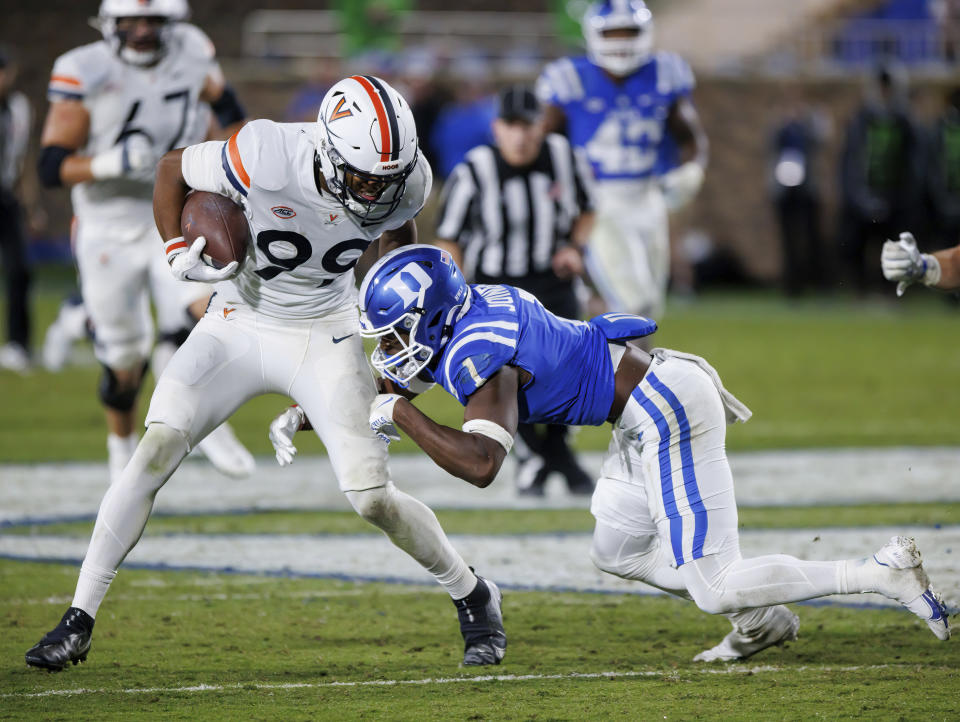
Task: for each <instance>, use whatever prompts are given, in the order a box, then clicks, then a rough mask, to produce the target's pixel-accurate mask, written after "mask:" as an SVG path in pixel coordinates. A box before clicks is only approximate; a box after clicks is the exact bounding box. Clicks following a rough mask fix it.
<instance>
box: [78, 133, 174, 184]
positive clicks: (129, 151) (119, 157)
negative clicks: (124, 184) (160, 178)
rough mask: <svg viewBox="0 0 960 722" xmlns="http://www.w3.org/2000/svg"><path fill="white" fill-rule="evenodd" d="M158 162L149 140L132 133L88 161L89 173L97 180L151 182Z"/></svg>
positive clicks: (139, 134)
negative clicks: (129, 179) (124, 179)
mask: <svg viewBox="0 0 960 722" xmlns="http://www.w3.org/2000/svg"><path fill="white" fill-rule="evenodd" d="M158 160H159V158H158V157H157V154H156V152H154V150H153V145H152V144H151V143H150V140H149V139H148V138H147V137H146V136H145V135H143V134H142V133H133V134H131V135H128V136H127V137H126V138H124V139H123V140H122V141H120V142H119V143H117V144H116V145H115V146H113V147H112V148H108V149H107V150H105V151H103V152H102V153H97V155H95V156H93V157H92V158H91V159H90V173H91V174H92V175H93V177H94V178H95V179H97V180H105V179H108V178H137V179H139V180H152V179H153V175H154V173H155V172H156V167H157V161H158Z"/></svg>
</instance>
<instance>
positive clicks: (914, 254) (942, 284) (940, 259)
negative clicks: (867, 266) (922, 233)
mask: <svg viewBox="0 0 960 722" xmlns="http://www.w3.org/2000/svg"><path fill="white" fill-rule="evenodd" d="M880 267H881V269H882V270H883V277H884V278H886V279H887V280H888V281H894V282H895V283H896V284H897V295H898V296H902V295H903V292H904V291H906V290H907V287H908V286H910V284H911V283H922V284H923V285H924V286H929V287H930V288H939V289H940V290H942V291H956V290H960V246H953V247H952V248H945V249H943V250H941V251H935V252H934V253H921V252H920V249H919V248H917V241H916V239H915V238H914V237H913V234H912V233H909V232H904V233H901V234H900V237H899V239H897V240H896V241H889V240H888V241H886V242H885V243H884V244H883V250H882V251H881V253H880Z"/></svg>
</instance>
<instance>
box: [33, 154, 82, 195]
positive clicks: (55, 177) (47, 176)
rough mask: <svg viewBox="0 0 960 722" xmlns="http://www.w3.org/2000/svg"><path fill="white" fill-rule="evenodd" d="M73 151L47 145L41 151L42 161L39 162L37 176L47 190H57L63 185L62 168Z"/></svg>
mask: <svg viewBox="0 0 960 722" xmlns="http://www.w3.org/2000/svg"><path fill="white" fill-rule="evenodd" d="M70 155H73V151H72V150H70V149H69V148H64V147H62V146H59V145H47V146H44V147H43V148H42V149H41V150H40V159H39V160H38V161H37V175H39V176H40V183H42V184H43V186H44V187H45V188H56V187H58V186H62V185H63V180H61V178H60V166H62V165H63V161H64V160H66V158H67V156H70Z"/></svg>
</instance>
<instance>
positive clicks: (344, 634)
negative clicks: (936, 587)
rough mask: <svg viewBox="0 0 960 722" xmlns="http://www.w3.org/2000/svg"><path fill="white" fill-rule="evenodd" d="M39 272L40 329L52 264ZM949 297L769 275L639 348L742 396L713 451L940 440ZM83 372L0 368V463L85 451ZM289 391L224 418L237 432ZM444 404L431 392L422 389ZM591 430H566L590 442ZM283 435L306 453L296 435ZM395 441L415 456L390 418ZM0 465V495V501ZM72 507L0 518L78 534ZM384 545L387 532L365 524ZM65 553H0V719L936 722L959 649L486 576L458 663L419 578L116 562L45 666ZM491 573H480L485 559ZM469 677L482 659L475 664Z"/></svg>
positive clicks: (840, 514)
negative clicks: (773, 639) (397, 581)
mask: <svg viewBox="0 0 960 722" xmlns="http://www.w3.org/2000/svg"><path fill="white" fill-rule="evenodd" d="M68 280H69V278H68V274H65V273H63V272H56V273H45V274H43V275H41V278H40V282H39V284H38V294H37V327H38V336H37V338H38V341H39V340H41V339H42V330H43V328H44V327H45V325H46V323H48V322H49V320H51V319H52V317H53V315H54V314H55V312H56V307H57V304H58V303H59V300H60V296H61V294H62V292H63V291H64V289H65V287H66V285H67V283H68ZM956 324H957V318H956V310H955V309H954V308H952V307H950V306H948V304H947V303H945V302H944V300H943V299H942V298H941V297H937V296H935V295H934V294H932V293H929V292H926V293H925V292H923V291H915V290H911V292H910V293H908V294H907V297H906V298H905V299H902V300H901V301H900V302H893V301H891V302H880V301H873V302H870V303H856V302H853V301H850V300H844V299H837V300H830V301H809V302H804V303H801V304H798V305H790V304H787V303H786V302H784V301H782V300H781V299H779V298H777V297H775V296H773V295H770V294H767V293H754V294H735V295H709V296H705V297H703V298H701V299H699V300H698V301H697V302H696V303H695V304H690V305H681V304H678V303H674V304H673V305H672V306H671V311H670V313H669V315H668V316H667V317H666V318H665V319H664V320H663V322H662V324H661V331H660V332H658V334H657V336H656V337H655V341H656V343H657V344H658V345H663V346H667V347H672V348H679V349H682V350H686V351H691V352H694V353H698V354H701V355H703V356H705V357H707V358H708V359H709V360H710V361H711V363H713V364H714V366H716V368H717V369H718V370H719V371H720V373H721V375H722V377H723V379H724V382H725V384H726V385H727V387H728V388H729V389H731V390H732V391H733V392H734V393H736V394H737V395H738V396H739V397H740V398H741V399H743V400H744V401H745V402H746V403H747V404H748V405H749V406H750V407H751V408H752V409H753V411H754V414H755V416H754V418H753V419H752V420H751V421H750V422H749V423H748V424H746V425H743V426H739V425H738V426H737V427H735V428H733V429H731V432H730V434H729V436H728V444H729V446H730V448H731V449H734V450H747V449H778V448H804V447H809V448H816V447H831V446H864V447H880V446H889V445H956V443H957V437H958V426H957V422H956V415H955V410H956V409H957V408H960V388H958V385H957V384H956V383H955V379H956V378H957V377H958V371H960V347H958V345H957V343H956ZM96 379H97V370H96V368H94V367H80V368H71V369H68V370H66V371H65V372H63V373H61V374H57V375H51V374H48V373H46V372H44V371H35V372H33V373H32V374H30V375H28V376H24V377H20V376H16V375H13V374H9V373H5V372H0V398H2V401H0V462H44V461H54V460H74V459H75V460H100V459H103V457H104V456H105V451H104V429H103V422H102V418H101V413H100V410H99V407H98V405H97V403H96V401H95V394H94V390H95V386H96ZM286 403H287V401H286V400H285V399H282V398H280V397H269V398H262V399H257V400H254V401H253V402H251V403H250V404H248V405H247V406H246V407H244V408H243V409H241V410H240V411H239V412H238V413H237V415H236V416H235V417H234V418H233V420H232V423H233V424H234V426H235V428H236V430H237V432H238V435H239V436H240V438H241V439H242V440H243V441H244V442H245V443H247V444H248V445H249V447H250V448H251V449H252V450H253V451H254V453H256V454H268V453H270V448H269V442H268V441H267V437H266V427H267V424H268V422H269V420H270V419H271V418H272V416H273V415H274V414H275V413H276V412H277V411H278V410H280V409H282V408H283V406H284V405H285V404H286ZM420 403H422V404H423V405H424V407H425V408H427V409H428V410H429V412H430V413H431V414H435V415H437V416H438V417H440V418H441V419H445V420H447V421H448V422H449V423H454V422H455V421H457V419H458V418H459V409H458V407H457V406H456V404H454V403H451V401H450V400H449V399H447V398H446V397H445V396H444V395H443V394H442V393H441V392H431V394H429V395H428V396H427V397H426V398H424V399H423V400H422V402H420ZM608 433H609V432H608V430H607V429H585V430H583V431H582V432H581V433H579V434H578V435H577V444H578V445H579V446H580V447H581V448H583V449H602V448H605V447H606V443H607V434H608ZM299 445H300V448H301V453H303V454H307V453H316V452H319V451H320V450H321V447H320V445H319V442H317V441H316V440H315V439H313V438H312V437H305V438H303V439H301V440H300V442H299ZM397 452H398V453H405V452H412V453H416V452H415V449H413V448H412V446H411V445H410V443H409V442H408V441H404V442H402V443H401V444H400V445H399V446H398V448H397ZM2 474H3V471H2V467H0V504H2V498H3V497H2ZM438 516H439V517H440V520H441V522H442V523H443V525H444V527H445V528H446V529H447V531H448V532H450V533H461V534H480V533H483V534H498V535H508V534H520V533H536V532H544V533H546V532H571V533H583V532H587V531H589V530H590V529H591V528H592V520H591V517H590V516H589V514H588V513H587V512H586V511H585V510H578V509H564V510H526V511H521V510H504V511H491V510H460V511H453V510H440V511H439V512H438ZM958 519H960V503H951V504H900V505H869V506H867V505H863V506H851V507H817V508H784V507H777V508H775V509H772V508H752V509H743V510H742V513H741V524H742V525H743V526H745V527H750V528H770V529H790V528H812V527H823V526H874V525H907V524H919V525H930V526H933V525H955V524H957V523H958ZM91 526H92V525H91V522H89V521H79V522H71V523H58V524H53V525H44V526H14V527H8V528H3V529H0V533H2V534H18V535H30V534H61V535H70V536H74V537H76V538H77V539H85V538H86V537H87V536H88V535H89V533H90V529H91ZM371 531H372V529H371V527H369V526H368V525H366V524H365V523H364V522H362V521H361V520H360V519H358V518H357V517H356V516H355V515H352V514H349V513H340V512H279V511H277V512H264V513H254V514H243V515H216V514H205V515H197V516H159V517H156V518H154V519H152V520H151V522H150V524H149V525H148V527H147V532H146V533H147V535H160V534H171V533H178V532H185V533H192V534H254V533H258V534H369V533H371ZM383 543H384V545H387V544H388V542H387V541H386V540H384V542H383ZM76 574H77V569H76V567H75V566H73V565H67V564H43V563H35V562H23V561H15V560H9V559H5V560H4V559H0V626H2V629H3V630H4V633H3V634H2V635H0V660H2V661H0V719H17V720H19V719H45V720H46V719H49V720H59V719H63V720H67V719H69V720H76V719H91V720H101V719H119V718H124V719H191V720H194V719H201V720H228V719H229V720H233V719H283V720H301V719H302V720H312V719H324V720H333V719H336V720H353V719H378V720H379V719H388V720H394V719H397V720H401V719H402V720H426V719H438V720H447V719H471V720H501V719H509V720H582V719H596V720H608V719H630V720H633V719H643V720H646V719H657V720H662V719H814V718H816V719H821V718H822V719H851V718H869V719H903V720H912V719H920V718H922V719H927V720H939V719H944V720H946V719H955V718H956V715H957V713H956V709H957V706H958V703H957V699H958V696H957V695H958V690H960V647H958V646H957V643H956V640H954V641H952V642H949V643H947V644H944V643H941V642H938V641H937V640H936V639H934V638H933V636H932V635H931V634H929V632H928V631H927V630H926V628H925V627H922V626H921V623H920V622H918V621H916V620H915V619H914V618H913V617H911V616H909V615H907V614H905V613H903V612H901V611H900V610H894V609H850V608H843V607H836V606H816V605H800V606H797V607H796V609H797V611H798V613H799V614H800V615H801V618H802V626H801V637H800V639H799V640H798V641H797V642H795V643H792V644H790V645H788V646H787V647H786V648H777V649H772V650H769V651H766V652H764V653H763V654H761V655H758V656H757V657H756V658H754V659H751V660H750V662H749V663H748V664H746V665H735V666H703V665H699V664H695V663H693V662H692V661H691V659H692V657H693V655H694V654H696V653H697V652H699V651H701V650H702V649H704V648H706V647H708V646H712V645H713V644H715V643H717V642H718V641H719V639H720V638H721V637H722V636H723V635H724V634H725V633H726V632H727V630H728V629H729V625H728V623H727V622H726V620H725V619H722V618H718V617H710V616H708V615H705V614H703V613H701V612H699V611H698V610H696V608H695V607H694V606H693V605H691V604H689V603H685V602H682V601H678V600H673V599H668V598H665V597H647V596H635V595H622V594H587V593H548V592H541V591H516V590H508V591H507V593H506V596H505V601H504V613H505V621H506V624H507V627H508V634H509V648H508V652H507V657H506V659H505V660H504V664H503V665H501V666H500V667H496V668H492V669H479V670H470V669H462V668H459V667H458V663H459V660H460V654H461V648H462V643H461V641H460V638H459V634H458V631H457V626H456V621H455V620H456V615H455V612H454V609H453V607H452V605H451V604H450V602H449V601H448V600H447V598H446V597H445V595H444V594H443V593H442V591H440V590H439V588H434V587H420V586H408V585H389V584H379V583H370V584H363V583H355V582H347V581H338V580H330V579H313V578H292V577H285V576H280V577H275V576H266V575H264V576H250V575H232V574H224V573H212V572H194V571H165V570H145V569H124V570H123V571H122V572H121V574H120V575H119V576H118V577H117V580H116V582H115V583H114V585H113V587H112V589H111V592H110V594H109V595H108V597H107V600H106V602H105V603H104V606H103V607H102V608H101V612H100V614H99V615H98V617H97V630H96V633H95V635H94V646H93V650H92V652H91V655H90V658H89V660H88V662H86V663H85V664H83V665H80V666H78V667H72V668H70V669H69V670H67V671H66V672H64V673H62V674H58V675H52V674H46V673H43V672H39V671H38V670H33V669H29V668H27V667H26V666H25V665H24V664H23V652H24V651H25V650H26V648H27V647H29V646H30V645H31V644H33V643H34V642H36V641H37V639H38V638H39V637H40V636H41V635H42V634H43V632H45V631H46V630H48V629H49V628H50V627H51V626H52V625H53V624H55V622H56V621H57V619H58V618H59V615H60V614H62V612H63V610H64V609H65V608H66V606H68V605H69V602H70V599H71V596H72V591H73V588H74V584H75V581H76ZM491 576H494V578H495V573H494V570H491ZM491 676H494V677H496V678H493V679H491Z"/></svg>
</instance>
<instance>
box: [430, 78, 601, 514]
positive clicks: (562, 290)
mask: <svg viewBox="0 0 960 722" xmlns="http://www.w3.org/2000/svg"><path fill="white" fill-rule="evenodd" d="M493 137H494V144H493V145H481V146H477V147H476V148H473V149H472V150H470V151H469V152H468V153H467V155H466V157H465V158H464V160H463V162H461V163H460V164H458V165H457V166H456V167H455V168H454V169H453V172H452V173H451V174H450V177H449V178H448V179H447V182H446V184H445V185H444V188H443V195H442V201H441V208H440V212H439V215H438V223H437V232H436V241H435V243H436V245H438V246H441V247H442V248H445V249H446V250H448V251H450V253H451V254H452V255H453V257H454V259H456V261H457V264H458V265H459V266H460V267H461V268H462V269H463V271H464V274H465V275H466V277H467V279H468V280H470V281H471V282H473V283H502V284H507V285H510V286H516V287H518V288H522V289H524V290H526V291H529V292H530V293H532V294H534V295H535V296H536V297H537V298H538V299H540V301H541V303H543V305H544V306H546V307H547V308H548V309H549V310H550V311H551V312H553V313H554V314H556V315H558V316H562V317H564V318H578V317H579V315H580V314H579V308H578V303H577V298H576V294H575V293H574V286H573V281H574V278H575V277H576V276H578V275H581V274H582V273H583V257H582V249H583V248H584V247H585V244H586V240H587V237H588V235H589V232H590V227H591V225H592V221H593V213H592V211H591V206H590V201H589V195H588V189H589V185H588V184H589V179H590V175H589V174H590V170H589V167H588V166H587V165H586V163H585V162H584V161H582V160H578V159H577V158H576V156H575V155H574V152H573V150H572V149H571V147H570V144H569V142H568V141H567V139H566V138H564V137H563V136H562V135H555V134H550V135H545V134H544V124H543V110H542V108H541V106H540V103H539V101H538V100H537V98H536V96H535V95H534V93H533V90H532V89H530V88H528V87H526V86H520V85H514V86H510V87H508V88H506V89H505V90H504V91H503V92H501V93H500V97H499V104H498V113H497V117H496V119H494V121H493ZM518 441H519V442H521V443H518V444H517V446H516V447H515V448H516V450H517V457H518V461H519V462H520V463H519V467H518V472H517V479H516V481H517V488H518V490H519V492H520V493H521V494H524V495H532V496H541V495H543V492H544V482H545V481H546V478H547V476H548V474H550V472H553V471H556V472H559V473H560V474H562V475H563V476H564V478H565V479H566V482H567V486H568V488H569V489H570V491H571V493H574V494H590V493H592V492H593V480H592V479H591V477H590V476H589V475H588V474H587V473H586V472H585V471H584V470H583V469H582V468H581V467H580V465H579V463H578V462H577V460H576V457H575V456H574V455H573V452H572V451H571V450H570V448H569V446H568V445H567V427H565V426H559V425H548V426H546V427H544V426H542V425H541V426H534V425H532V424H521V425H520V428H519V439H518Z"/></svg>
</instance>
